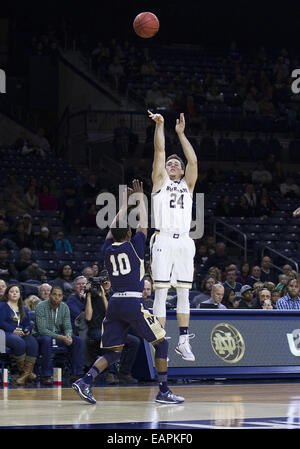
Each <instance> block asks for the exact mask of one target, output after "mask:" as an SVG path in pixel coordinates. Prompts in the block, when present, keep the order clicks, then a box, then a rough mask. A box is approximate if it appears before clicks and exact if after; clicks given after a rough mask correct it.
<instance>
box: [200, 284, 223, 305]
mask: <svg viewBox="0 0 300 449" xmlns="http://www.w3.org/2000/svg"><path fill="white" fill-rule="evenodd" d="M224 291H225V290H224V287H223V285H222V284H214V285H213V286H212V289H211V297H210V298H209V299H206V300H205V301H203V302H202V304H214V305H215V306H217V308H218V309H226V306H224V304H222V299H223V296H224Z"/></svg>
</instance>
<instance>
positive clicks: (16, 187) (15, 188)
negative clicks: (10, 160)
mask: <svg viewBox="0 0 300 449" xmlns="http://www.w3.org/2000/svg"><path fill="white" fill-rule="evenodd" d="M14 194H17V197H18V198H22V197H23V194H24V189H23V187H22V186H21V185H20V184H18V183H17V178H16V176H15V175H9V176H8V179H7V183H6V186H5V188H4V199H5V200H6V201H9V200H10V199H11V197H12V196H13V195H14Z"/></svg>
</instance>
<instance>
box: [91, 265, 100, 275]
mask: <svg viewBox="0 0 300 449" xmlns="http://www.w3.org/2000/svg"><path fill="white" fill-rule="evenodd" d="M91 268H92V270H93V277H97V276H99V273H100V268H99V265H98V264H97V263H93V265H92V266H91Z"/></svg>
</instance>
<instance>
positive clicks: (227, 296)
mask: <svg viewBox="0 0 300 449" xmlns="http://www.w3.org/2000/svg"><path fill="white" fill-rule="evenodd" d="M222 304H224V306H225V307H226V309H236V308H238V306H239V297H238V296H236V293H235V290H234V289H233V288H225V290H224V297H223V299H222Z"/></svg>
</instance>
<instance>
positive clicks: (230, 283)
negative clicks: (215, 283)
mask: <svg viewBox="0 0 300 449" xmlns="http://www.w3.org/2000/svg"><path fill="white" fill-rule="evenodd" d="M236 278H237V270H236V269H231V268H228V269H227V270H226V271H225V282H223V287H224V288H225V289H226V288H232V289H233V290H234V291H235V292H236V293H237V292H239V291H241V288H242V284H240V283H239V282H236Z"/></svg>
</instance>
